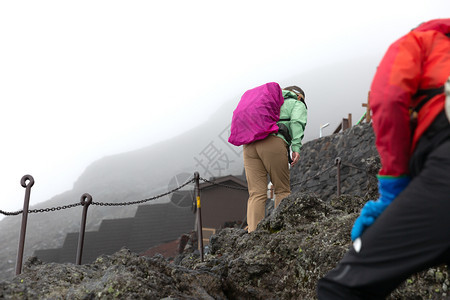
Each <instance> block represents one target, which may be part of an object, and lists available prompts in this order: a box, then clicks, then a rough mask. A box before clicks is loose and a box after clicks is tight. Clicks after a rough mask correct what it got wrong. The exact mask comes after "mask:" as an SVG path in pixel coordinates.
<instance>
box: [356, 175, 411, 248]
mask: <svg viewBox="0 0 450 300" xmlns="http://www.w3.org/2000/svg"><path fill="white" fill-rule="evenodd" d="M409 181H410V178H409V176H401V177H387V176H378V193H379V194H380V197H379V198H378V200H376V201H374V200H369V201H367V203H366V204H365V205H364V207H363V208H362V210H361V213H360V215H359V217H358V218H357V219H356V221H355V224H353V228H352V233H351V238H352V241H354V240H356V239H357V238H358V237H360V236H361V234H362V233H363V232H364V230H365V229H366V228H367V227H369V226H370V225H372V224H373V222H375V220H376V218H377V217H378V216H379V215H381V213H382V212H383V211H384V210H385V209H386V207H388V206H389V204H391V202H392V201H393V200H394V199H395V198H396V197H397V196H398V194H400V192H401V191H403V190H404V189H405V187H406V186H407V185H408V184H409Z"/></svg>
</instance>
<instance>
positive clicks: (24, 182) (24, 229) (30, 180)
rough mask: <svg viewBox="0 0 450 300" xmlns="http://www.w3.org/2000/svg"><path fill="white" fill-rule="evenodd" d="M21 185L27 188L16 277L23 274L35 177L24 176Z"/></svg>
mask: <svg viewBox="0 0 450 300" xmlns="http://www.w3.org/2000/svg"><path fill="white" fill-rule="evenodd" d="M27 181H28V184H27ZM20 184H21V185H22V187H24V188H25V198H24V200H23V211H22V227H21V228H20V237H19V249H18V250H17V260H16V275H19V274H20V273H21V272H22V261H23V250H24V246H25V235H26V232H27V221H28V207H29V206H30V193H31V187H32V186H33V185H34V178H33V176H31V175H24V176H23V177H22V179H21V180H20Z"/></svg>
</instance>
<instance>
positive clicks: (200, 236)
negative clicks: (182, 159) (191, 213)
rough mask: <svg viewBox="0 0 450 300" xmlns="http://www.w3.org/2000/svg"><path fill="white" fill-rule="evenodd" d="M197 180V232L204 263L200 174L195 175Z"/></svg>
mask: <svg viewBox="0 0 450 300" xmlns="http://www.w3.org/2000/svg"><path fill="white" fill-rule="evenodd" d="M194 180H195V189H194V191H195V197H196V199H197V216H196V218H197V226H198V227H197V232H198V248H199V250H200V258H201V260H202V261H203V226H202V211H201V204H200V183H199V181H200V174H199V173H198V172H195V173H194Z"/></svg>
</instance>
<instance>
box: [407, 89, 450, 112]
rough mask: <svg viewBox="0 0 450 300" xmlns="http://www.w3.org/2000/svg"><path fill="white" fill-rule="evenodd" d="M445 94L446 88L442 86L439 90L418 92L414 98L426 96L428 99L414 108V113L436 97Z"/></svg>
mask: <svg viewBox="0 0 450 300" xmlns="http://www.w3.org/2000/svg"><path fill="white" fill-rule="evenodd" d="M443 92H444V86H440V87H437V88H432V89H426V90H418V91H417V93H416V94H415V95H414V97H420V96H424V95H426V97H425V98H424V99H423V100H422V101H421V102H420V103H419V104H418V105H417V106H416V107H414V109H413V110H414V111H415V112H418V111H419V110H420V109H421V108H422V107H423V106H424V105H425V103H427V102H428V101H430V100H431V99H432V98H433V97H434V96H436V95H439V94H442V93H443Z"/></svg>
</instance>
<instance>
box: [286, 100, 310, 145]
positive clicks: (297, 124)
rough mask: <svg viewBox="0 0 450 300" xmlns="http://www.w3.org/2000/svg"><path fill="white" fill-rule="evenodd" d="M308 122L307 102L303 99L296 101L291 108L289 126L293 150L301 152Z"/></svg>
mask: <svg viewBox="0 0 450 300" xmlns="http://www.w3.org/2000/svg"><path fill="white" fill-rule="evenodd" d="M306 122H307V110H306V106H305V104H303V103H302V102H301V101H297V100H296V101H295V102H294V105H293V107H292V110H291V120H290V122H288V124H289V125H288V127H289V129H290V131H291V136H292V143H291V149H292V151H293V152H300V148H301V147H302V139H303V136H304V135H305V127H306Z"/></svg>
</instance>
